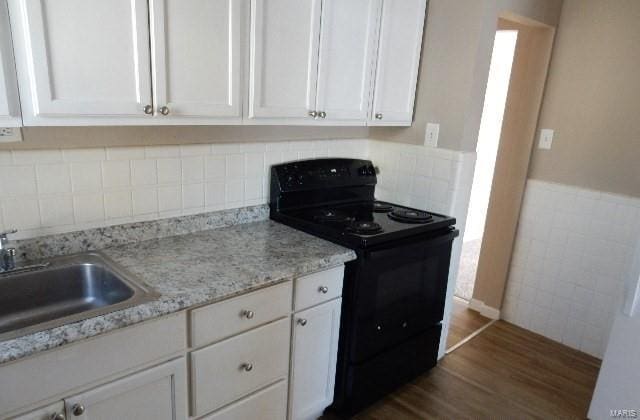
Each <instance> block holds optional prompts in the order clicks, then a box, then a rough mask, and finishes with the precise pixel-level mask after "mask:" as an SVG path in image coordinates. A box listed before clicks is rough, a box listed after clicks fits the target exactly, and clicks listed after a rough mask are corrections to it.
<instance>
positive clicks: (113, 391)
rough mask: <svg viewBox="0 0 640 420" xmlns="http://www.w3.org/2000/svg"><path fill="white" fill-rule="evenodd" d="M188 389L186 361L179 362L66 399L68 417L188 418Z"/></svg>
mask: <svg viewBox="0 0 640 420" xmlns="http://www.w3.org/2000/svg"><path fill="white" fill-rule="evenodd" d="M186 386H187V384H186V378H185V361H184V359H178V360H175V361H173V362H169V363H166V364H164V365H161V366H158V367H155V368H151V369H149V370H145V371H143V372H140V373H137V374H134V375H132V376H129V377H126V378H123V379H120V380H117V381H115V382H111V383H109V384H106V385H103V386H101V387H98V388H95V389H93V390H91V391H88V392H85V393H83V394H80V395H76V396H74V397H72V398H69V399H66V400H65V408H66V411H67V418H68V419H77V420H113V419H128V420H146V419H154V420H178V419H185V418H186V417H187V406H186ZM79 408H80V409H81V410H80V411H78V409H79Z"/></svg>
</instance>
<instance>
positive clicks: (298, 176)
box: [271, 159, 377, 191]
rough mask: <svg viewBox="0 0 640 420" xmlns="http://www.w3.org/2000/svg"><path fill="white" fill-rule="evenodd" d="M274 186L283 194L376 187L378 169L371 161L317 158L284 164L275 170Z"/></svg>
mask: <svg viewBox="0 0 640 420" xmlns="http://www.w3.org/2000/svg"><path fill="white" fill-rule="evenodd" d="M271 177H272V180H271V181H272V183H273V182H274V181H277V183H278V184H279V186H280V190H281V191H296V190H313V189H324V188H328V187H331V188H335V187H342V186H344V187H347V186H358V185H362V186H365V185H369V186H372V185H375V184H376V182H377V179H376V169H375V167H374V166H373V164H372V163H371V161H368V160H360V159H313V160H303V161H296V162H289V163H283V164H280V165H275V166H273V167H272V168H271Z"/></svg>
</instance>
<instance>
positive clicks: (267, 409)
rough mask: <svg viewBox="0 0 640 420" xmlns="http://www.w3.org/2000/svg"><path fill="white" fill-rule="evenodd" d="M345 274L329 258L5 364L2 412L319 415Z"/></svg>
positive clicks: (38, 419)
mask: <svg viewBox="0 0 640 420" xmlns="http://www.w3.org/2000/svg"><path fill="white" fill-rule="evenodd" d="M343 275H344V266H340V267H334V268H332V269H328V270H325V271H321V272H317V273H313V274H309V275H306V276H302V277H299V278H297V279H295V281H294V282H284V283H280V284H278V285H275V286H271V287H268V288H265V289H261V290H258V291H255V292H252V293H248V294H246V295H243V296H238V297H236V298H233V299H229V300H227V301H223V302H219V303H214V304H211V305H208V306H203V307H201V308H197V309H194V310H192V311H189V312H181V313H178V314H174V315H171V316H168V317H166V318H163V319H160V320H156V321H151V322H148V323H143V324H141V325H138V326H134V327H129V328H126V329H123V330H121V331H116V332H113V333H111V334H108V335H105V336H104V337H97V338H96V339H93V340H86V341H83V342H81V343H78V344H75V345H71V346H69V347H65V348H62V349H58V350H52V351H50V352H46V353H43V354H41V355H38V356H35V357H33V358H28V359H25V360H23V361H19V362H17V363H13V364H7V365H2V366H0V419H2V420H4V419H17V420H65V419H66V420H113V419H123V420H186V419H188V418H198V419H205V418H206V419H209V420H245V419H265V420H284V419H287V418H289V419H295V420H298V419H312V418H317V417H319V416H320V415H321V414H322V412H323V410H324V409H325V408H326V407H327V406H329V405H330V404H331V403H332V402H333V387H334V384H335V372H336V359H337V349H338V336H339V329H340V309H341V304H342V299H341V294H342V278H343ZM294 289H295V290H294ZM294 308H295V309H294ZM292 313H293V314H292ZM187 318H189V319H190V321H191V322H190V327H191V328H190V329H189V331H187V330H188V328H187ZM187 338H188V343H189V344H187ZM185 356H186V357H185ZM187 361H188V362H189V368H188V369H187ZM150 365H151V366H152V367H148V368H146V369H145V370H142V369H143V368H145V367H146V366H150ZM41 372H45V373H46V374H44V375H41V376H40V377H39V380H37V381H31V380H27V379H26V378H34V377H38V374H39V373H41ZM187 374H188V375H189V378H187ZM114 378H119V379H114ZM16 384H26V386H25V387H23V388H24V389H20V388H19V387H16ZM188 384H189V385H188ZM74 393H75V395H74ZM36 407H39V408H36ZM17 413H20V415H19V416H17V417H16V414H17ZM190 416H191V417H190ZM203 416H206V417H203Z"/></svg>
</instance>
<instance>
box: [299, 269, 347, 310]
mask: <svg viewBox="0 0 640 420" xmlns="http://www.w3.org/2000/svg"><path fill="white" fill-rule="evenodd" d="M343 277H344V265H341V266H340V267H336V268H332V269H330V270H325V271H320V272H318V273H313V274H310V275H308V276H304V277H300V278H298V279H296V285H295V297H294V300H293V302H294V303H293V306H294V309H295V310H296V311H299V310H301V309H305V308H309V307H311V306H314V305H318V304H320V303H322V302H326V301H329V300H331V299H335V298H337V297H339V296H342V279H343Z"/></svg>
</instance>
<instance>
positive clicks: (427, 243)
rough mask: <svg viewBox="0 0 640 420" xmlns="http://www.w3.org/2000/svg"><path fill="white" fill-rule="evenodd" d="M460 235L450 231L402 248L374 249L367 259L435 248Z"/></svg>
mask: <svg viewBox="0 0 640 420" xmlns="http://www.w3.org/2000/svg"><path fill="white" fill-rule="evenodd" d="M458 235H460V231H458V230H450V231H449V232H447V233H446V234H444V235H439V236H435V237H433V238H429V239H426V240H418V241H415V242H410V243H407V244H402V245H400V246H395V247H391V248H383V249H373V250H369V251H366V252H365V257H366V258H385V257H387V256H390V255H397V254H401V253H403V252H404V250H405V249H407V248H416V247H422V248H433V247H436V246H439V245H442V244H445V243H447V242H451V241H453V240H454V239H455V238H456V237H457V236H458Z"/></svg>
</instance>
